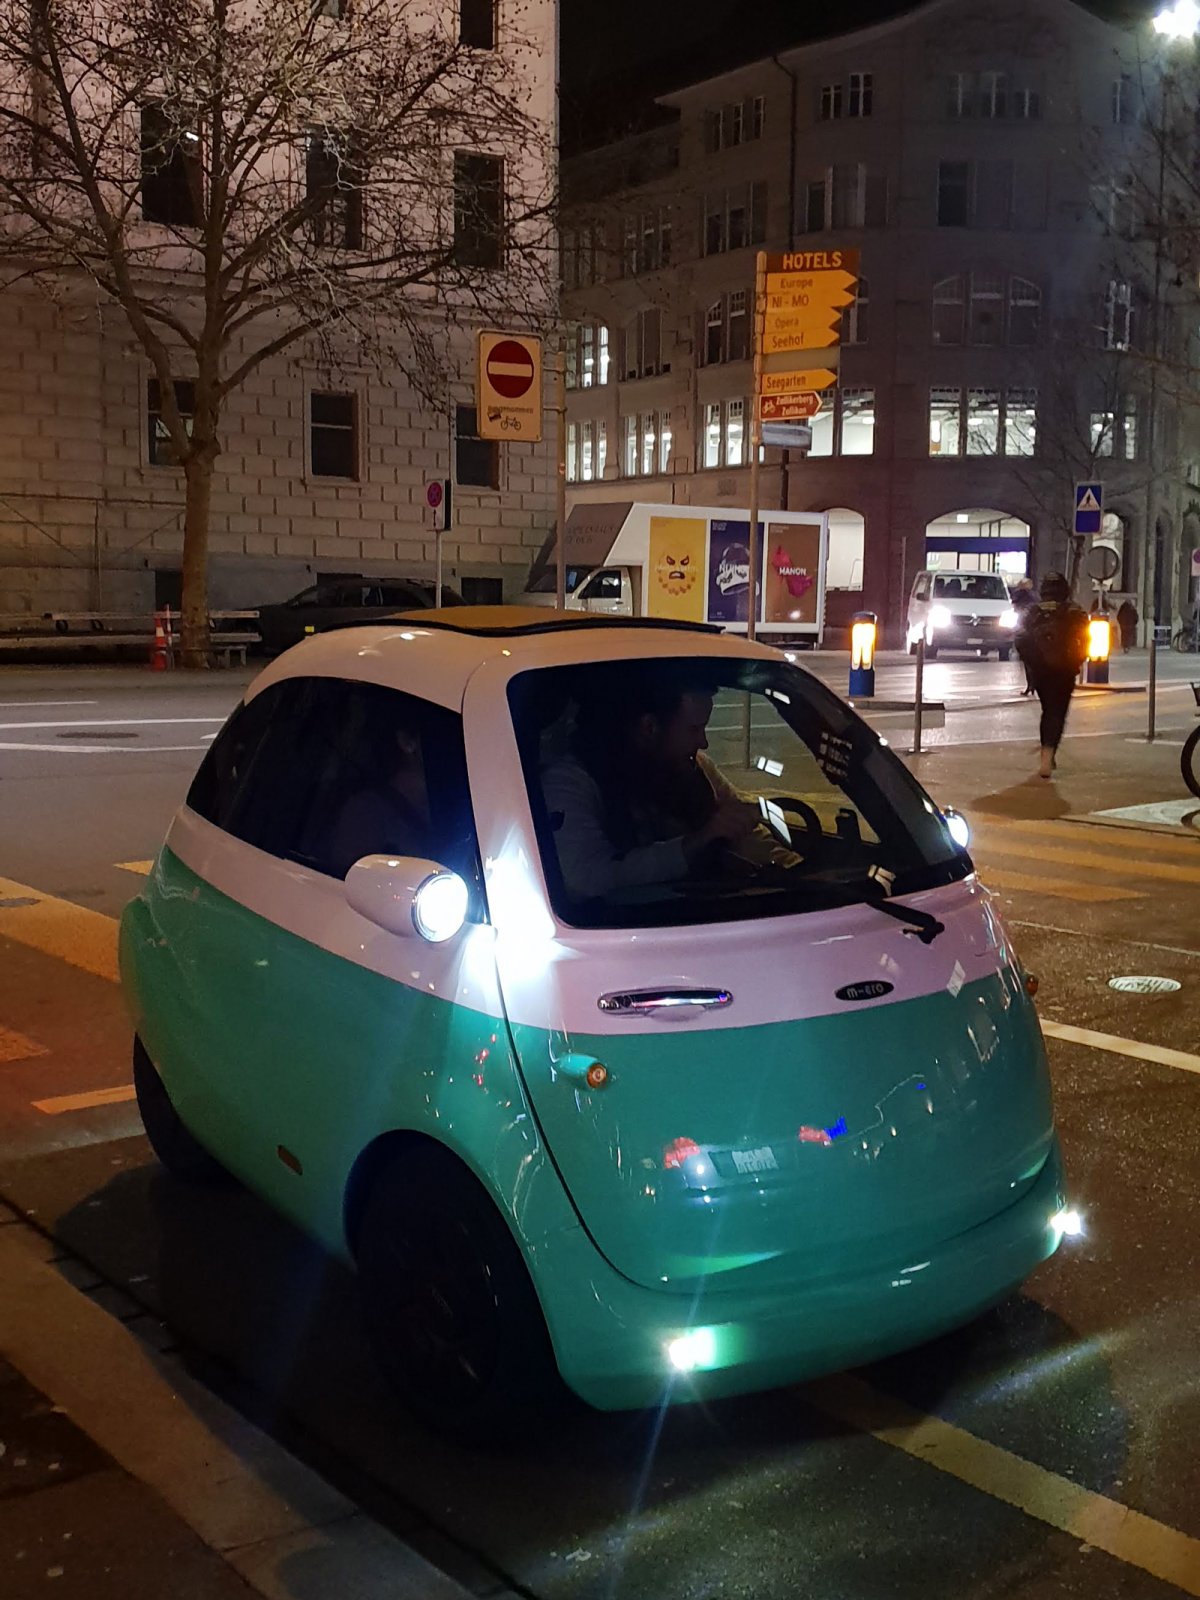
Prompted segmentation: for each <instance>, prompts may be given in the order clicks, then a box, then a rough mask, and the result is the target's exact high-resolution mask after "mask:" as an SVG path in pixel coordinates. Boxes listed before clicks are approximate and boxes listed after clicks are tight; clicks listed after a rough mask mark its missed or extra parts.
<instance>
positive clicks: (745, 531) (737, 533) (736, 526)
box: [708, 517, 750, 623]
mask: <svg viewBox="0 0 1200 1600" xmlns="http://www.w3.org/2000/svg"><path fill="white" fill-rule="evenodd" d="M749 616H750V524H749V523H748V522H732V521H726V520H725V519H724V518H717V517H714V518H713V520H712V522H711V523H710V525H709V544H708V620H709V621H710V622H741V623H745V622H746V621H748V620H749Z"/></svg>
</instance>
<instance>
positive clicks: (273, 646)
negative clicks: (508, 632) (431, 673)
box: [258, 578, 465, 656]
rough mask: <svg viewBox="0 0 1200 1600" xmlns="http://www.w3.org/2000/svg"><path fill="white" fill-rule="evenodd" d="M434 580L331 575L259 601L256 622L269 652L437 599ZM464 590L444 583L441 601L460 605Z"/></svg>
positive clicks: (414, 609)
mask: <svg viewBox="0 0 1200 1600" xmlns="http://www.w3.org/2000/svg"><path fill="white" fill-rule="evenodd" d="M436 598H437V597H436V594H435V592H434V585H433V584H432V583H429V582H428V581H427V580H426V579H424V578H330V579H326V580H325V581H324V582H322V583H314V584H312V585H311V587H309V588H307V589H302V590H301V591H300V593H299V594H294V595H293V596H292V598H291V599H290V600H284V601H281V602H280V603H279V604H278V605H273V606H260V607H259V612H258V627H259V632H260V633H261V634H262V647H263V649H264V650H265V651H266V653H267V655H269V656H277V655H278V654H279V653H280V651H281V650H287V649H290V647H291V646H292V645H294V644H299V642H300V640H301V639H304V638H307V636H308V635H309V634H310V633H323V632H324V631H325V629H326V628H340V627H344V626H345V625H346V623H348V622H371V621H374V620H375V619H379V620H380V621H382V620H383V619H384V618H386V617H388V616H390V615H391V614H392V613H393V612H395V611H417V610H420V609H421V608H422V607H425V606H432V605H433V604H434V602H435V600H436ZM464 603H465V602H464V600H463V597H462V595H460V594H459V593H458V591H457V590H456V589H452V588H450V586H449V584H445V583H444V584H443V585H442V604H443V605H444V606H461V605H463V604H464Z"/></svg>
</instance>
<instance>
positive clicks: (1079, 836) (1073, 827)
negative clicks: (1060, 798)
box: [969, 801, 1200, 862]
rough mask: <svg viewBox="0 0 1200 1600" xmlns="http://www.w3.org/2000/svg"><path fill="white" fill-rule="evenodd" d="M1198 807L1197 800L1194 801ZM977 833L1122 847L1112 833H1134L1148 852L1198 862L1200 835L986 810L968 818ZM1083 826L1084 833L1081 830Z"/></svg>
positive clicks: (1142, 848) (1077, 818)
mask: <svg viewBox="0 0 1200 1600" xmlns="http://www.w3.org/2000/svg"><path fill="white" fill-rule="evenodd" d="M1197 806H1198V807H1200V801H1197ZM969 820H970V821H971V823H972V825H973V827H974V829H975V832H976V833H977V834H983V835H986V834H988V833H990V832H991V830H992V829H993V828H999V829H1001V830H1002V831H1003V832H1005V833H1008V832H1010V831H1011V832H1013V833H1032V834H1041V835H1042V836H1044V837H1046V838H1051V839H1058V840H1061V841H1064V842H1066V843H1070V842H1071V841H1074V842H1075V843H1086V844H1089V845H1099V844H1104V845H1110V844H1111V845H1113V846H1114V847H1116V848H1118V849H1119V848H1122V846H1121V845H1120V844H1119V843H1118V839H1117V838H1115V837H1114V835H1118V836H1119V835H1120V834H1130V833H1136V834H1137V835H1138V840H1137V847H1138V849H1139V850H1145V851H1147V852H1148V853H1149V854H1150V855H1154V854H1156V853H1157V854H1158V855H1168V856H1182V857H1184V858H1185V859H1190V860H1192V861H1197V862H1200V835H1198V836H1197V838H1196V839H1195V840H1192V839H1182V838H1179V837H1178V836H1177V835H1175V834H1170V833H1153V832H1151V831H1150V830H1149V829H1147V828H1139V827H1138V826H1137V825H1136V823H1131V824H1129V825H1128V826H1127V827H1120V826H1114V825H1113V824H1112V823H1110V822H1089V821H1088V820H1087V819H1086V818H1083V817H1062V818H1060V819H1059V820H1058V821H1057V822H1035V821H1033V819H1032V818H1025V817H993V816H989V815H988V814H987V813H986V812H980V813H979V815H978V816H977V817H972V818H970V819H969ZM1084 829H1086V830H1087V832H1086V833H1085V832H1084V831H1083V830H1084Z"/></svg>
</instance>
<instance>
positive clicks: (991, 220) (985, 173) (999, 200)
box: [971, 161, 1014, 228]
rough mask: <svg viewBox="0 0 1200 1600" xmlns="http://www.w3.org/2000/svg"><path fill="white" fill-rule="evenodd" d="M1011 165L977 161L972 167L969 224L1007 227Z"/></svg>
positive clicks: (1011, 187)
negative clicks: (973, 191) (972, 203)
mask: <svg viewBox="0 0 1200 1600" xmlns="http://www.w3.org/2000/svg"><path fill="white" fill-rule="evenodd" d="M1013 171H1014V169H1013V163H1012V162H1011V161H979V162H976V164H975V195H974V207H973V210H972V215H971V225H972V226H973V227H976V228H1009V227H1011V226H1012V213H1013Z"/></svg>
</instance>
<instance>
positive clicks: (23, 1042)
mask: <svg viewBox="0 0 1200 1600" xmlns="http://www.w3.org/2000/svg"><path fill="white" fill-rule="evenodd" d="M49 1054H50V1052H49V1050H47V1049H46V1047H45V1045H44V1044H38V1043H37V1041H36V1040H34V1039H27V1038H26V1037H25V1035H24V1034H23V1033H17V1032H16V1030H15V1029H13V1028H0V1061H32V1059H33V1058H34V1056H48V1055H49Z"/></svg>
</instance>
